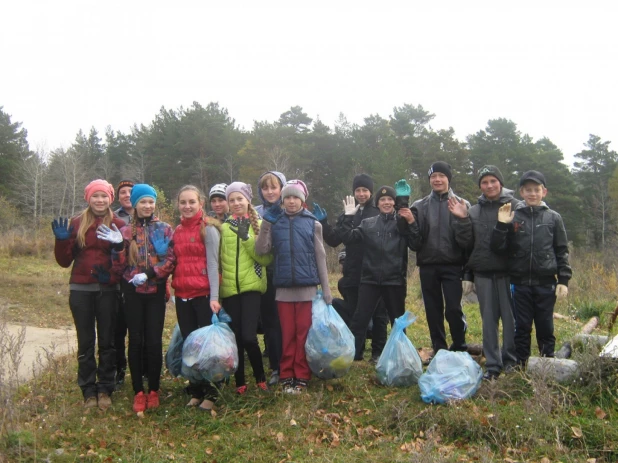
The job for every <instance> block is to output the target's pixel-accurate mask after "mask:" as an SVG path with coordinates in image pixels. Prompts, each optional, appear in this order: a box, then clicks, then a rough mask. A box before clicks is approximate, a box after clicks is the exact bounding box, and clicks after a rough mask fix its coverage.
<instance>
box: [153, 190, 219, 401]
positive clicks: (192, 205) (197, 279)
mask: <svg viewBox="0 0 618 463" xmlns="http://www.w3.org/2000/svg"><path fill="white" fill-rule="evenodd" d="M205 202H206V197H205V196H204V194H203V193H202V192H201V191H200V190H199V189H198V188H197V187H195V186H193V185H186V186H184V187H182V188H181V189H180V191H179V192H178V209H179V210H180V217H181V221H180V225H178V227H176V230H174V235H173V237H172V241H171V242H170V244H169V247H168V250H167V256H166V262H165V263H164V264H163V265H162V266H160V267H156V268H155V269H154V272H155V274H156V276H157V277H159V278H161V277H164V276H167V275H169V274H170V273H172V274H173V279H172V288H174V296H175V298H176V316H177V318H178V325H179V327H180V331H181V333H182V336H183V338H184V339H187V337H188V336H189V334H191V332H192V331H195V330H196V329H198V328H202V327H203V326H208V325H210V324H211V319H212V314H213V312H214V313H218V312H219V310H220V309H221V305H220V304H219V242H220V239H221V234H220V232H219V227H220V226H221V224H220V222H219V221H218V220H216V219H213V218H212V217H208V216H207V215H206V214H204V203H205ZM187 389H188V391H189V393H190V394H191V400H190V401H189V403H188V404H187V406H188V407H198V406H199V408H200V409H202V410H205V411H210V410H212V407H213V405H214V403H215V401H216V400H217V396H218V391H217V388H216V387H215V386H214V385H213V384H212V383H209V382H204V383H195V382H191V383H190V384H189V387H188V388H187Z"/></svg>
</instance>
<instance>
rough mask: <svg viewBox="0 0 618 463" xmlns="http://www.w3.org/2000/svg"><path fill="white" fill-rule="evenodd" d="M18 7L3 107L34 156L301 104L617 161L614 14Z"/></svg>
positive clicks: (241, 119) (2, 34)
mask: <svg viewBox="0 0 618 463" xmlns="http://www.w3.org/2000/svg"><path fill="white" fill-rule="evenodd" d="M216 3H217V4H219V6H214V4H215V2H213V1H208V0H206V1H181V0H177V1H175V2H164V3H160V2H158V1H148V2H143V1H139V2H138V1H131V0H125V1H115V0H113V1H105V2H101V1H98V2H94V1H88V0H81V1H75V2H72V1H63V0H58V1H55V2H50V1H28V0H21V1H13V2H3V5H2V6H0V52H1V53H0V60H1V62H2V70H1V71H0V106H4V111H5V112H7V113H9V114H11V115H12V118H13V121H19V122H22V123H23V127H25V128H26V129H27V130H28V140H29V142H30V146H31V148H33V149H34V148H37V147H38V146H45V147H46V148H47V150H51V149H54V148H57V147H60V146H64V147H68V146H69V145H70V144H71V143H72V141H73V140H74V138H75V135H76V133H77V131H78V130H79V129H83V130H84V131H85V132H88V131H89V130H90V127H92V126H94V127H95V128H96V129H97V130H98V131H99V133H100V135H101V136H103V133H104V130H105V127H106V126H107V125H111V127H112V128H113V129H114V130H120V131H123V132H125V131H128V129H129V127H130V126H131V125H132V124H134V123H138V124H141V123H143V124H148V123H150V122H151V121H152V119H153V118H154V116H155V114H156V113H157V112H158V111H159V109H160V108H161V106H165V107H166V108H168V109H177V108H179V107H180V106H185V107H187V106H190V105H191V103H192V102H193V101H198V102H200V103H201V104H203V105H206V104H208V103H209V102H212V101H216V102H218V103H219V104H220V105H221V106H223V107H225V108H227V109H228V111H229V114H230V116H232V117H233V118H235V119H236V121H237V123H238V124H239V125H240V126H241V127H244V128H245V129H247V130H250V129H251V127H252V126H253V121H254V120H267V121H274V120H276V119H278V118H279V115H280V114H281V113H283V112H285V111H287V110H288V109H289V108H290V107H291V106H295V105H300V106H302V107H303V109H304V111H305V112H307V113H308V114H309V116H310V117H312V118H314V119H316V118H317V117H318V116H319V118H320V119H321V120H322V121H323V122H324V123H326V124H328V125H330V126H331V127H332V126H333V124H334V122H335V121H336V120H337V118H338V115H339V113H343V114H344V115H345V116H346V117H347V119H348V121H350V122H353V123H358V124H362V123H363V119H364V118H365V117H367V116H369V115H370V114H379V115H380V116H382V117H384V118H388V116H389V115H390V114H391V113H392V108H393V107H394V106H402V105H403V104H405V103H409V104H413V105H418V104H420V105H422V106H423V107H424V108H425V109H426V110H429V111H430V112H432V113H434V114H435V115H436V118H435V119H434V120H433V121H432V124H431V125H432V127H433V128H434V129H442V128H448V127H453V128H454V129H455V132H456V135H457V137H458V138H459V139H460V140H465V137H466V136H467V135H469V134H471V133H474V132H477V131H478V130H481V129H484V128H485V127H486V125H487V121H488V120H489V119H493V118H498V117H504V118H507V119H511V120H512V121H514V122H515V123H516V124H517V125H518V128H519V130H520V131H521V132H522V133H527V134H529V135H531V136H532V137H533V138H534V139H535V140H537V139H539V138H541V137H543V136H546V137H548V138H550V139H551V140H552V141H553V142H554V143H555V144H556V145H557V146H558V147H559V148H560V149H561V150H562V151H563V153H564V155H565V159H566V161H567V163H570V162H572V160H573V158H572V157H573V154H575V153H577V152H579V151H581V150H582V149H583V144H584V143H585V142H586V141H587V140H588V135H589V134H591V133H593V134H595V135H598V136H600V137H601V139H602V140H604V141H605V140H609V141H612V142H613V143H612V145H610V148H612V149H614V150H618V118H617V117H616V116H617V108H618V91H617V89H616V84H617V82H618V79H617V74H616V70H617V67H618V66H617V63H618V34H617V33H616V18H617V17H618V15H617V14H616V13H617V10H618V7H617V6H613V5H615V4H616V3H615V2H610V1H606V2H594V1H590V2H582V1H577V2H573V1H538V0H537V1H517V2H501V1H495V0H494V1H468V2H464V1H424V2H416V1H410V0H408V1H396V2H389V1H384V0H382V1H380V2H363V1H335V0H331V1H330V2H321V1H313V2H291V1H282V2H272V1H265V0H263V1H235V2H216Z"/></svg>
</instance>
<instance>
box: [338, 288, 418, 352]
mask: <svg viewBox="0 0 618 463" xmlns="http://www.w3.org/2000/svg"><path fill="white" fill-rule="evenodd" d="M380 298H382V299H383V300H384V305H386V309H387V311H388V317H389V319H390V322H391V326H392V324H393V323H394V322H395V319H396V318H397V317H400V316H401V315H403V313H404V312H405V310H406V287H405V286H387V285H383V286H379V285H369V284H362V283H361V285H360V286H359V288H358V306H357V308H356V312H354V317H353V318H352V324H351V327H350V330H351V331H352V334H353V335H354V343H355V347H356V353H355V355H354V360H362V359H363V351H364V348H365V337H366V336H367V327H368V326H369V321H370V320H371V317H372V316H373V314H374V312H375V310H376V307H377V305H378V301H379V300H380Z"/></svg>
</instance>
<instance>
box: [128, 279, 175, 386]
mask: <svg viewBox="0 0 618 463" xmlns="http://www.w3.org/2000/svg"><path fill="white" fill-rule="evenodd" d="M129 286H133V285H131V284H130V283H126V282H123V284H122V289H123V293H124V299H125V313H124V315H125V321H126V323H127V328H128V329H129V369H130V370H131V383H132V385H133V392H135V393H136V394H137V393H138V392H143V391H144V382H143V375H144V364H143V359H144V347H145V348H146V352H147V353H148V354H147V355H148V357H147V365H148V389H150V390H151V391H158V390H159V387H160V382H161V367H162V366H163V339H162V338H163V325H164V324H165V284H159V285H157V292H156V293H154V294H140V293H138V292H136V291H135V288H134V287H133V288H131V287H129Z"/></svg>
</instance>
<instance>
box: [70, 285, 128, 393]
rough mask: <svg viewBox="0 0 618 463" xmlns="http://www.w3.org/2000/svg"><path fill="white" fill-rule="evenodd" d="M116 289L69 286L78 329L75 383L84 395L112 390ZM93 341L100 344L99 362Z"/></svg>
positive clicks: (114, 367) (71, 305)
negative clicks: (93, 289)
mask: <svg viewBox="0 0 618 463" xmlns="http://www.w3.org/2000/svg"><path fill="white" fill-rule="evenodd" d="M116 293H117V291H75V290H71V292H70V295H69V307H70V308H71V314H72V315H73V321H74V322H75V330H76V331H77V363H78V367H77V384H78V385H79V387H80V388H81V390H82V394H83V395H84V398H85V399H87V398H89V397H96V395H97V394H98V393H100V392H103V393H106V394H108V395H111V394H112V392H114V380H115V377H116V350H115V349H114V328H115V326H116V304H117V302H118V299H117V298H118V295H117V294H116ZM95 343H96V344H98V346H99V362H98V365H97V360H96V358H95V353H94V350H95ZM97 378H98V379H97Z"/></svg>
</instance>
